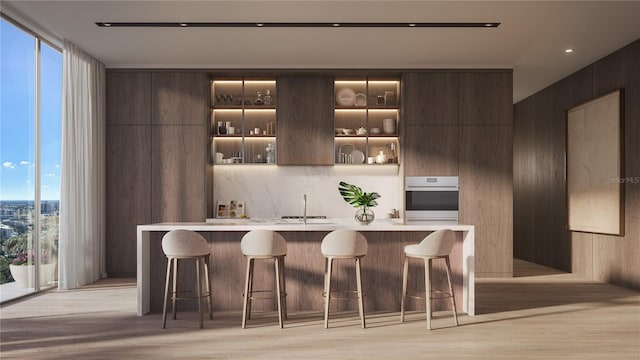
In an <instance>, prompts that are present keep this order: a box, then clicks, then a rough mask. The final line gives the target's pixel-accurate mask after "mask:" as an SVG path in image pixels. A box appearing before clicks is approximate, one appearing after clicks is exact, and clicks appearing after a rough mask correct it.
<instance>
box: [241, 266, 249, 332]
mask: <svg viewBox="0 0 640 360" xmlns="http://www.w3.org/2000/svg"><path fill="white" fill-rule="evenodd" d="M250 273H251V259H247V272H246V274H245V279H244V302H243V303H242V328H243V329H244V328H246V326H247V310H248V309H247V308H248V306H249V297H250V296H251V294H250V293H249V282H250V281H251V280H250V278H251V277H250Z"/></svg>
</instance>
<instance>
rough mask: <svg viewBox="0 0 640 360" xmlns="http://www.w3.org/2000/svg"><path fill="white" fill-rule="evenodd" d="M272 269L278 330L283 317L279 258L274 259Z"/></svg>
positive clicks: (281, 324)
mask: <svg viewBox="0 0 640 360" xmlns="http://www.w3.org/2000/svg"><path fill="white" fill-rule="evenodd" d="M274 268H275V276H274V277H275V280H276V297H277V298H278V322H279V323H280V328H281V329H282V328H283V315H282V289H281V287H280V286H281V283H280V281H281V278H280V258H279V257H276V258H275V260H274Z"/></svg>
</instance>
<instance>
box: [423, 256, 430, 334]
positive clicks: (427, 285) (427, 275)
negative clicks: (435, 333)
mask: <svg viewBox="0 0 640 360" xmlns="http://www.w3.org/2000/svg"><path fill="white" fill-rule="evenodd" d="M430 265H431V260H429V259H424V285H425V286H424V289H425V290H424V292H425V293H426V295H427V296H425V298H426V305H427V330H431V294H430V291H429V289H431V281H429V280H430V279H431V266H430Z"/></svg>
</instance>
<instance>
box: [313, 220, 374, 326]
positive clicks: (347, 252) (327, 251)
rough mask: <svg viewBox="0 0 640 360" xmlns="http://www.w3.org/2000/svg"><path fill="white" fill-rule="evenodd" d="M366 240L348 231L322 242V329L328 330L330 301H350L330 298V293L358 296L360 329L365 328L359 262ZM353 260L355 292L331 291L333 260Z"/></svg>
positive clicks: (365, 246) (364, 251)
mask: <svg viewBox="0 0 640 360" xmlns="http://www.w3.org/2000/svg"><path fill="white" fill-rule="evenodd" d="M367 246H368V245H367V239H366V238H365V237H364V235H362V234H360V233H359V232H357V231H354V230H349V229H341V230H335V231H332V232H330V233H329V234H327V235H326V236H325V237H324V239H323V240H322V245H321V251H322V255H324V257H325V258H326V260H325V270H324V293H323V295H324V328H325V329H327V328H329V304H330V302H331V299H332V298H333V299H351V297H332V296H331V293H332V292H351V293H356V294H357V295H358V297H357V299H358V308H359V312H360V319H361V321H362V328H363V329H364V328H365V327H366V325H365V319H364V303H363V299H362V296H363V295H362V280H361V276H360V275H361V267H360V260H361V259H362V257H364V256H365V255H366V254H367ZM336 259H355V262H356V284H357V290H356V291H352V290H334V291H332V290H331V271H332V267H333V260H336Z"/></svg>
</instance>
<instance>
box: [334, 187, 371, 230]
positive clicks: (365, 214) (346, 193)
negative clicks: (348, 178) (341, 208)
mask: <svg viewBox="0 0 640 360" xmlns="http://www.w3.org/2000/svg"><path fill="white" fill-rule="evenodd" d="M338 191H339V192H340V195H342V198H343V199H344V201H346V202H348V203H349V204H351V205H353V206H354V207H356V208H358V210H357V211H356V215H355V218H356V220H357V221H358V222H359V223H360V224H362V225H369V224H370V223H371V222H372V221H373V219H374V218H375V214H374V213H373V211H371V208H372V207H374V206H377V205H378V203H377V202H376V199H379V198H380V194H378V193H377V192H364V191H362V189H361V188H359V187H358V186H355V185H351V184H348V183H346V182H344V181H340V184H339V186H338Z"/></svg>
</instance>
